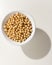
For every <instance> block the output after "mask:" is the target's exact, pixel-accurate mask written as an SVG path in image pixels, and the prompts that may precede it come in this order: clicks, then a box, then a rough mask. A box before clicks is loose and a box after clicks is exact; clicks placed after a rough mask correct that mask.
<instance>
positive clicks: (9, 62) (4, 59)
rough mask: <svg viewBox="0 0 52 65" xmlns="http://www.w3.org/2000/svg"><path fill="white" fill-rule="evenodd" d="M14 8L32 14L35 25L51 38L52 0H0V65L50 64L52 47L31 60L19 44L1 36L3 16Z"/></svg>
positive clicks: (51, 62)
mask: <svg viewBox="0 0 52 65" xmlns="http://www.w3.org/2000/svg"><path fill="white" fill-rule="evenodd" d="M16 10H22V11H26V12H28V13H30V14H31V15H32V16H34V18H35V22H36V27H38V28H40V29H42V30H44V31H45V32H46V33H47V34H48V35H49V37H50V39H51V40H52V0H0V65H52V48H51V49H50V51H49V53H48V55H47V56H46V57H44V58H42V59H38V60H36V59H34V60H33V59H30V58H28V57H27V56H26V55H25V54H24V53H23V51H22V49H21V47H20V46H15V45H13V44H9V42H7V41H6V39H5V38H4V37H3V35H2V32H1V24H2V21H3V18H4V17H5V16H6V15H7V14H8V13H9V12H11V11H16ZM51 47H52V45H51Z"/></svg>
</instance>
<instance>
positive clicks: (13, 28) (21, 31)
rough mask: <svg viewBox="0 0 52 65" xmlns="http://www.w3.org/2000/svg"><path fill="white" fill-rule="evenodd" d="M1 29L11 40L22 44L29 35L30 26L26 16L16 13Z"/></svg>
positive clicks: (30, 31)
mask: <svg viewBox="0 0 52 65" xmlns="http://www.w3.org/2000/svg"><path fill="white" fill-rule="evenodd" d="M3 29H4V32H5V34H6V35H7V36H8V37H9V38H10V39H11V40H13V41H16V42H23V41H25V40H26V39H27V38H28V37H29V36H30V35H31V33H32V24H31V21H30V20H29V18H28V17H27V16H25V15H24V14H22V13H19V12H18V13H15V14H12V15H10V17H9V18H8V20H7V21H6V23H5V24H4V25H3Z"/></svg>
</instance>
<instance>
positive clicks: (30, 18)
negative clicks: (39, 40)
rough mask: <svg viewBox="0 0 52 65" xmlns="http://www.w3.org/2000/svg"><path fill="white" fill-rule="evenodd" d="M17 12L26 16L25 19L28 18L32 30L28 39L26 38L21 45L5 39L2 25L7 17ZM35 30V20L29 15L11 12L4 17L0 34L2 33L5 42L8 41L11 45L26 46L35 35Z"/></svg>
mask: <svg viewBox="0 0 52 65" xmlns="http://www.w3.org/2000/svg"><path fill="white" fill-rule="evenodd" d="M18 12H19V13H22V14H24V15H25V16H27V17H28V18H29V20H30V21H31V24H32V30H33V32H32V33H31V35H30V36H29V38H27V39H26V40H25V41H23V42H22V43H20V42H16V41H13V40H11V39H9V38H8V37H7V35H6V34H5V32H4V30H3V24H4V23H5V22H6V21H5V20H7V18H9V16H11V14H15V13H18ZM35 30H36V24H35V20H34V18H33V16H32V15H30V14H29V13H27V12H24V11H12V12H9V13H8V14H7V15H6V16H5V17H4V19H3V22H2V33H3V36H4V37H5V39H6V40H7V41H9V42H11V43H13V44H15V45H19V46H21V45H24V44H27V43H28V42H30V40H31V39H32V38H33V36H34V34H35ZM11 43H10V44H11Z"/></svg>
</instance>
